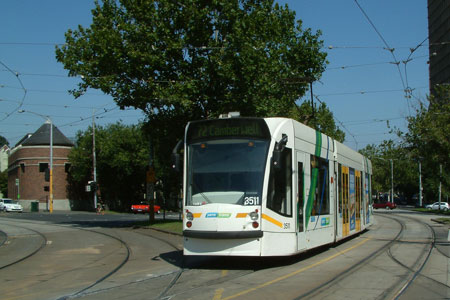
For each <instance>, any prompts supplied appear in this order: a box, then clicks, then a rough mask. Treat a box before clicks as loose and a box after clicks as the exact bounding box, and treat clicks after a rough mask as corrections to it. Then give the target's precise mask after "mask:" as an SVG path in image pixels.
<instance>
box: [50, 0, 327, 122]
mask: <svg viewBox="0 0 450 300" xmlns="http://www.w3.org/2000/svg"><path fill="white" fill-rule="evenodd" d="M92 14H93V20H92V25H91V26H90V27H89V28H84V27H82V26H79V27H78V29H77V30H69V31H68V32H67V33H66V43H65V44H64V45H63V46H61V47H58V48H57V49H56V57H57V60H58V61H59V62H61V63H63V65H64V67H65V68H66V69H68V70H69V75H70V76H81V78H82V82H81V83H80V84H79V85H78V89H76V90H74V91H72V92H73V94H74V95H75V96H80V95H81V94H82V93H84V92H85V91H86V89H87V88H96V89H101V90H102V91H103V92H105V93H106V94H109V95H112V96H113V97H114V99H115V101H116V102H117V104H118V105H119V106H122V107H126V106H132V107H135V108H139V109H142V110H143V111H144V112H145V113H146V114H147V115H148V117H149V119H150V120H152V119H154V118H163V119H166V118H172V119H173V118H174V117H184V118H188V120H192V119H202V118H209V117H214V116H218V115H219V114H220V113H224V112H228V111H230V110H231V111H240V112H241V114H242V115H246V116H275V115H278V116H286V115H287V114H288V113H289V111H290V110H291V108H292V107H293V103H294V101H295V100H296V99H298V98H299V97H300V96H301V95H303V94H304V91H305V88H306V86H307V81H308V80H309V79H307V78H315V79H319V78H320V76H321V73H322V72H323V71H324V64H325V57H326V54H325V53H323V52H321V51H320V47H321V46H322V42H321V41H320V40H319V35H320V33H319V32H318V33H315V34H313V33H312V31H311V30H310V29H306V30H303V28H302V22H301V21H297V22H296V21H295V13H294V12H293V11H292V10H290V9H288V7H287V6H284V7H282V6H280V5H278V4H274V2H273V0H234V1H229V0H215V1H214V0H213V1H201V0H190V1H171V0H160V1H151V0H147V1H138V2H137V1H129V0H120V1H116V0H103V2H102V3H99V2H98V1H96V6H95V8H94V9H93V10H92ZM305 78H306V79H305ZM293 80H294V81H297V82H296V84H292V81H293ZM185 121H187V120H185Z"/></svg>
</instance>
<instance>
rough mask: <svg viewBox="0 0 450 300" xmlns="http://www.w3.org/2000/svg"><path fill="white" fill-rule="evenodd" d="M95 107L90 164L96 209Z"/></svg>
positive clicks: (95, 207)
mask: <svg viewBox="0 0 450 300" xmlns="http://www.w3.org/2000/svg"><path fill="white" fill-rule="evenodd" d="M94 114H95V109H92V164H93V169H94V176H93V177H94V178H93V180H94V182H95V184H94V187H96V188H95V189H94V209H97V187H98V185H97V158H96V156H95V117H94Z"/></svg>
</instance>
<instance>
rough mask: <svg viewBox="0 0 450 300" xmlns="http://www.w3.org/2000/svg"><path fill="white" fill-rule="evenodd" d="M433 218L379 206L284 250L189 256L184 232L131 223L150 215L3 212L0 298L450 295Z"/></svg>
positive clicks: (449, 259)
mask: <svg viewBox="0 0 450 300" xmlns="http://www.w3.org/2000/svg"><path fill="white" fill-rule="evenodd" d="M158 217H161V216H158ZM172 217H174V218H177V217H178V216H177V215H174V216H172ZM434 217H435V216H434V215H428V214H417V213H412V212H408V211H405V210H395V211H386V210H378V211H376V214H375V223H374V225H373V226H372V227H371V228H370V229H369V230H368V231H366V232H365V233H363V234H360V235H358V236H356V237H354V238H352V239H349V240H347V241H345V242H342V243H338V244H334V245H331V246H326V247H321V248H319V249H316V250H313V251H309V252H307V253H303V254H300V255H296V256H293V257H287V258H238V257H190V258H185V257H183V255H182V251H181V250H182V237H181V236H178V235H173V234H166V233H162V232H158V231H154V230H150V229H143V228H136V227H133V226H130V225H131V224H133V223H134V222H137V221H141V220H146V219H147V218H148V215H146V216H142V215H133V214H106V215H96V214H95V213H84V212H66V213H59V212H54V213H53V214H49V213H23V214H0V295H1V296H0V298H1V299H6V300H13V299H58V300H59V299H61V300H62V299H105V300H106V299H107V300H112V299H213V300H224V299H227V300H229V299H333V300H335V299H448V298H450V271H449V270H450V242H449V241H448V234H449V227H448V225H442V224H439V223H435V222H433V221H432V220H431V219H432V218H434Z"/></svg>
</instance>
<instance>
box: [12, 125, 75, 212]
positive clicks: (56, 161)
mask: <svg viewBox="0 0 450 300" xmlns="http://www.w3.org/2000/svg"><path fill="white" fill-rule="evenodd" d="M50 126H51V125H50V122H45V123H44V124H43V125H42V126H41V127H40V128H39V129H38V130H37V131H36V132H35V133H33V134H27V135H26V136H25V137H24V138H22V140H20V141H19V142H18V143H17V144H16V146H15V147H14V148H13V149H11V150H10V155H9V159H8V161H9V166H8V197H9V198H12V199H15V200H18V201H19V202H20V204H22V206H23V207H24V209H25V210H27V209H30V207H31V202H35V201H39V210H48V209H49V199H50V192H49V186H50V183H49V182H48V181H46V180H45V173H46V169H48V168H49V166H50ZM52 126H53V209H54V210H70V203H69V199H68V198H67V192H66V190H67V180H66V179H67V172H68V170H69V167H70V163H69V160H68V154H69V152H70V150H71V149H72V147H73V143H72V142H71V141H70V140H69V139H68V138H67V137H65V136H64V134H62V133H61V131H59V129H58V128H56V127H55V126H54V125H52Z"/></svg>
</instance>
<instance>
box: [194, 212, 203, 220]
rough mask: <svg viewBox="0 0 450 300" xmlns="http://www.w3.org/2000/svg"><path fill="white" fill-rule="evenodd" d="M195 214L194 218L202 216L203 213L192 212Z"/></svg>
mask: <svg viewBox="0 0 450 300" xmlns="http://www.w3.org/2000/svg"><path fill="white" fill-rule="evenodd" d="M192 215H193V216H194V218H197V219H198V218H200V217H201V216H202V213H195V214H192Z"/></svg>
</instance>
